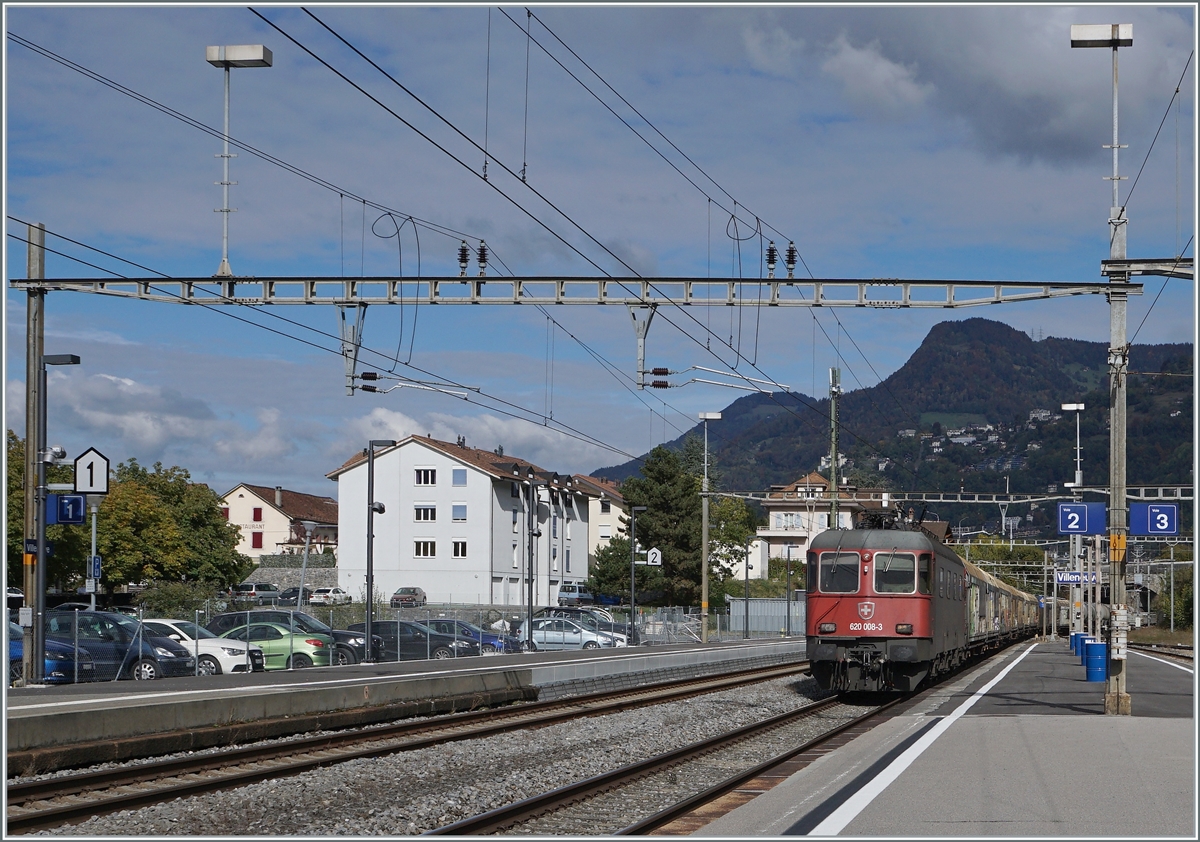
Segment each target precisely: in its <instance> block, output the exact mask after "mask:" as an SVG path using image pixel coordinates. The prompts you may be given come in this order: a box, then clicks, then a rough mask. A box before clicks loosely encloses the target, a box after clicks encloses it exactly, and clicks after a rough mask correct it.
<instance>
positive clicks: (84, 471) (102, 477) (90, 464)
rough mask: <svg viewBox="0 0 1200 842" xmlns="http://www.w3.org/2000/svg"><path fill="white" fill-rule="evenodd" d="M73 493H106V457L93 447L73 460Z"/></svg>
mask: <svg viewBox="0 0 1200 842" xmlns="http://www.w3.org/2000/svg"><path fill="white" fill-rule="evenodd" d="M75 493H76V494H107V493H108V458H107V457H105V455H104V454H103V453H101V452H100V451H99V450H96V449H95V448H94V447H91V448H88V450H87V452H86V453H84V454H83V455H81V456H80V457H79V458H78V459H76V460H75Z"/></svg>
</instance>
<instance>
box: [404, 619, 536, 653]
mask: <svg viewBox="0 0 1200 842" xmlns="http://www.w3.org/2000/svg"><path fill="white" fill-rule="evenodd" d="M416 622H417V623H419V624H420V625H422V626H425V627H426V628H428V629H432V630H433V631H435V632H438V633H439V634H444V635H447V636H449V637H460V638H464V639H470V640H473V641H475V642H476V643H478V644H479V651H480V652H482V653H483V654H484V655H494V654H497V653H504V654H510V653H513V652H520V651H522V645H521V641H520V639H519V638H516V637H513V636H511V635H507V634H498V633H496V632H494V631H488V630H487V629H481V628H479V626H477V625H475V624H474V623H468V622H467V621H466V620H454V619H446V618H444V617H436V618H433V619H430V620H417V621H416Z"/></svg>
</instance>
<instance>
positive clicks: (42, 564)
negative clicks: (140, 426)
mask: <svg viewBox="0 0 1200 842" xmlns="http://www.w3.org/2000/svg"><path fill="white" fill-rule="evenodd" d="M40 362H41V365H39V366H38V407H37V410H38V413H37V414H38V417H37V426H36V429H37V443H36V447H37V576H36V581H35V584H34V589H33V597H34V600H33V604H34V609H33V614H34V616H33V640H32V641H29V640H27V641H26V644H30V643H31V644H32V647H31V648H27V649H26V650H25V651H26V652H29V651H31V650H32V652H33V655H32V658H31V660H30V679H31V680H32V682H33V683H34V684H41V683H42V682H43V681H44V680H45V678H46V659H45V657H44V656H43V655H42V653H43V652H45V651H46V623H45V616H46V466H47V465H50V464H53V463H54V460H55V459H62V458H63V457H65V456H66V455H67V454H66V452H65V451H64V450H63V449H62V448H61V447H58V446H55V447H50V446H49V445H47V444H46V366H48V365H79V357H78V356H76V355H75V354H42V358H41V361H40ZM25 446H26V447H28V446H29V442H26V443H25ZM26 637H29V635H26Z"/></svg>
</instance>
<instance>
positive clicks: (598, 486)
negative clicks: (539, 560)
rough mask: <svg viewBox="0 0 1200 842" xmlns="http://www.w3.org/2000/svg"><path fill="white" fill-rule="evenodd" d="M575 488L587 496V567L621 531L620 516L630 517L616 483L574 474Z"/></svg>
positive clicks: (627, 507) (627, 506)
mask: <svg viewBox="0 0 1200 842" xmlns="http://www.w3.org/2000/svg"><path fill="white" fill-rule="evenodd" d="M575 486H576V488H578V489H579V490H580V491H581V492H583V493H584V494H586V495H587V497H588V536H587V552H588V565H589V566H590V565H592V564H594V563H595V561H596V553H597V552H599V551H600V550H601V549H602V548H604V547H607V546H608V543H609V541H611V540H612V538H613V537H614V536H616V535H617V533H618V532H620V531H621V521H620V518H621V517H622V516H624V517H628V516H629V505H628V504H627V503H626V502H625V498H624V497H623V496H622V495H621V487H620V485H618V484H617V483H616V482H614V481H613V480H610V479H605V478H603V477H585V476H584V475H583V474H575Z"/></svg>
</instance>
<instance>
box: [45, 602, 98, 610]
mask: <svg viewBox="0 0 1200 842" xmlns="http://www.w3.org/2000/svg"><path fill="white" fill-rule="evenodd" d="M48 610H50V611H91V610H92V606H91V605H90V604H89V603H86V602H60V603H59V604H58V605H55V606H54V607H52V608H49V609H48Z"/></svg>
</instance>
